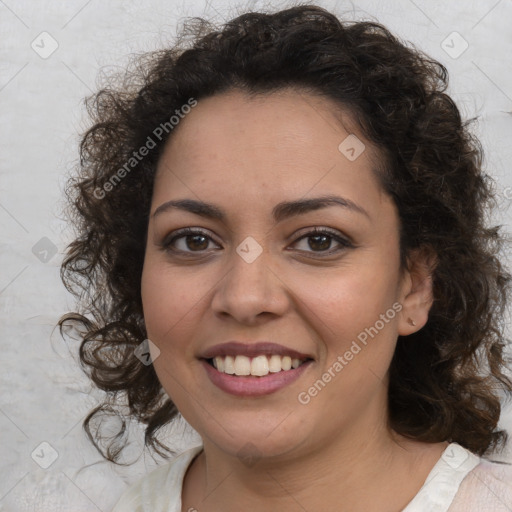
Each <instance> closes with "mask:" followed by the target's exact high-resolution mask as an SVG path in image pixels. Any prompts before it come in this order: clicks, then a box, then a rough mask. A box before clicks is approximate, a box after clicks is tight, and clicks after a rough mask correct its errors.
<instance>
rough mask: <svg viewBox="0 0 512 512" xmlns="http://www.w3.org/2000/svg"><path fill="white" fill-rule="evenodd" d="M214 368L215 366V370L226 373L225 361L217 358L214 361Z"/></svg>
mask: <svg viewBox="0 0 512 512" xmlns="http://www.w3.org/2000/svg"><path fill="white" fill-rule="evenodd" d="M213 366H215V368H217V370H219V372H223V371H224V359H222V357H219V356H217V357H216V358H214V360H213Z"/></svg>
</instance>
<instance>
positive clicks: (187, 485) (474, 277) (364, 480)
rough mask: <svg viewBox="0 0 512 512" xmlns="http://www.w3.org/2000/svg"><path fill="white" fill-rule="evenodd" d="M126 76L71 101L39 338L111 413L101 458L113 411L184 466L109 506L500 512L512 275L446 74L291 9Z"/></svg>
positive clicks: (314, 12)
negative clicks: (46, 337)
mask: <svg viewBox="0 0 512 512" xmlns="http://www.w3.org/2000/svg"><path fill="white" fill-rule="evenodd" d="M130 78H131V81H130V80H128V81H126V80H124V81H123V85H122V86H120V87H119V88H117V89H116V88H108V89H104V90H102V91H100V92H99V93H98V94H97V95H96V96H95V97H94V98H93V101H92V102H90V103H89V111H90V113H91V115H92V118H93V121H94V125H93V126H92V128H91V129H90V130H89V131H88V132H87V133H86V135H85V136H84V139H83V141H82V145H81V171H80V172H81V174H80V176H79V178H78V179H76V180H74V181H73V183H72V184H71V187H70V190H69V192H70V194H71V197H72V201H73V202H74V208H75V210H74V211H75V213H76V217H75V220H76V223H77V225H78V228H79V230H80V231H79V236H78V238H77V239H76V240H75V241H74V242H73V243H72V244H71V246H70V248H69V252H68V256H67V259H66V261H65V262H64V264H63V279H64V282H65V283H66V284H67V286H68V288H69V289H70V290H72V291H74V292H75V293H76V294H77V295H78V296H79V297H80V298H81V300H82V301H83V304H84V306H83V309H82V311H80V312H78V313H76V314H71V315H67V316H66V317H64V318H63V319H62V320H61V326H63V325H64V324H65V323H66V322H67V321H75V322H79V323H81V324H82V328H83V329H84V331H83V341H82V344H81V348H80V357H81V360H82V363H83V364H84V366H85V367H86V368H88V369H89V371H90V373H89V374H90V376H91V378H92V380H93V381H94V382H95V383H96V385H98V386H99V387H100V388H102V389H104V390H106V391H107V392H109V394H110V397H111V398H112V400H111V403H106V404H104V405H103V407H102V408H97V409H95V410H94V411H92V412H91V414H90V415H89V417H88V418H87V419H86V421H85V424H84V426H85V428H86V431H87V432H88V434H89V437H90V439H91V440H92V441H93V442H94V443H95V445H96V446H97V447H98V449H100V451H101V452H102V453H103V454H104V455H105V457H106V458H108V459H109V460H112V461H116V460H118V458H119V454H120V452H121V450H122V447H123V445H122V443H121V444H120V443H118V442H113V443H111V444H110V445H107V446H106V447H102V446H101V443H102V437H101V432H100V431H99V430H94V429H93V430H91V420H92V419H93V418H94V417H95V416H96V415H97V414H101V413H102V412H108V411H109V410H111V407H112V404H113V405H114V406H121V405H123V403H126V404H127V405H128V407H129V411H130V414H131V415H132V416H133V417H134V418H136V419H137V420H139V421H141V422H143V423H145V424H146V425H147V427H146V439H145V440H146V444H147V445H148V446H152V447H153V448H155V449H156V450H157V451H158V452H159V453H161V454H165V453H164V450H165V446H164V445H162V444H161V443H160V442H159V441H158V440H156V433H157V431H158V429H160V428H161V427H162V426H164V425H165V424H167V423H169V422H170V420H172V419H173V418H175V417H176V415H177V414H178V411H179V413H180V414H182V415H183V417H184V418H185V419H186V420H187V421H188V422H189V423H190V424H191V425H192V426H193V427H194V428H195V430H196V431H197V432H198V433H199V434H200V436H201V439H202V445H201V446H199V447H196V448H193V449H191V450H189V451H186V452H185V453H183V454H182V455H180V456H179V457H178V458H176V459H174V460H173V461H171V462H170V463H168V464H165V465H163V466H162V467H161V468H158V469H157V470H155V471H154V472H152V473H151V474H150V475H148V476H146V477H145V478H144V479H142V480H141V481H140V482H139V483H138V484H137V485H135V486H133V487H132V488H131V489H129V490H128V491H127V492H126V493H125V494H124V495H123V497H122V498H121V500H120V501H119V503H118V505H117V506H116V507H115V509H114V511H115V512H121V511H142V510H151V511H155V512H156V511H164V510H165V511H171V510H172V511H187V510H188V511H191V510H198V511H200V512H203V511H204V512H207V511H223V512H226V511H232V510H233V511H234V510H237V511H238V510H242V509H245V510H251V511H268V510H280V511H295V510H308V511H313V510H315V511H320V510H321V511H324V510H325V511H333V510H350V511H351V512H359V511H365V512H369V511H380V512H383V511H397V510H404V511H407V512H412V511H429V512H430V511H433V510H435V511H448V510H449V511H451V512H453V511H462V510H463V511H464V512H468V511H482V510H492V511H498V510H499V511H501V510H503V511H504V510H510V509H511V507H512V496H511V493H512V491H511V488H510V482H511V480H512V471H511V469H510V467H509V466H508V465H500V464H497V463H491V462H488V461H486V460H485V459H484V458H481V457H483V456H484V455H489V454H491V453H492V451H493V450H496V449H498V448H500V446H502V445H503V443H504V441H505V439H506V434H505V432H503V431H499V430H498V429H497V424H498V420H499V416H500V401H499V394H498V393H499V389H501V390H503V391H504V392H507V393H508V392H510V391H511V390H512V383H511V381H510V380H509V379H508V378H507V377H506V376H505V374H504V370H505V364H504V358H503V354H502V351H503V348H504V345H505V338H504V335H503V332H502V331H501V329H500V326H501V323H500V319H501V315H502V313H503V311H504V307H505V306H506V303H507V298H508V292H509V283H510V276H509V275H508V274H507V273H506V272H505V270H504V269H503V268H502V266H501V264H500V260H499V251H500V244H501V242H502V238H501V235H500V234H499V230H498V229H497V228H493V227H487V226H486V225H485V224H484V218H485V215H486V211H487V208H488V206H489V203H490V201H491V200H492V198H493V196H492V191H491V188H490V185H489V183H488V177H487V176H486V175H485V174H484V173H483V171H482V169H481V157H482V155H481V148H480V145H479V143H478V141H477V140H476V139H475V138H474V137H473V136H472V135H471V134H470V132H469V130H468V127H467V124H463V123H462V122H461V118H460V114H459V111H458V109H457V107H456V106H455V104H454V103H453V101H452V100H451V99H450V98H449V97H448V96H447V95H446V94H445V93H444V90H445V88H446V84H447V73H446V70H445V68H444V67H443V66H442V65H441V64H439V63H437V62H435V61H433V60H431V59H429V58H428V57H426V56H425V55H423V54H421V53H420V52H418V51H416V50H412V49H410V48H408V47H406V46H404V45H403V44H402V43H401V42H399V41H398V40H397V39H396V38H395V37H394V36H393V35H392V34H390V33H389V32H388V31H387V30H386V29H385V28H384V27H383V26H381V25H379V24H376V23H369V22H360V23H352V24H349V23H341V22H340V21H339V20H338V19H337V18H336V17H335V16H333V15H332V14H330V13H328V12H327V11H325V10H323V9H321V8H318V7H315V6H301V7H294V8H291V9H288V10H284V11H281V12H277V13H275V14H261V13H249V14H246V15H243V16H241V17H239V18H237V19H235V20H232V21H231V22H229V23H228V24H226V26H224V27H223V28H222V29H221V30H219V31H216V30H213V29H212V28H211V27H209V26H208V25H207V24H204V23H203V24H201V23H200V24H199V25H197V28H196V32H195V39H194V40H193V41H192V42H191V43H190V44H189V43H186V42H184V43H181V45H178V46H177V47H176V48H172V49H169V50H167V51H162V52H159V53H156V54H153V55H150V56H148V58H147V59H146V60H145V61H144V62H143V63H142V64H141V65H140V67H139V68H138V69H137V70H136V72H135V73H132V74H130ZM151 363H152V364H151ZM124 397H126V400H124V401H123V399H124ZM123 431H124V430H121V431H120V432H119V435H118V438H120V440H121V441H122V434H123ZM114 441H118V439H116V440H114Z"/></svg>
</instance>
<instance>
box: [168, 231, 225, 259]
mask: <svg viewBox="0 0 512 512" xmlns="http://www.w3.org/2000/svg"><path fill="white" fill-rule="evenodd" d="M212 245H213V248H215V249H220V246H219V245H218V244H217V243H215V242H214V241H213V239H212V238H211V237H210V236H209V235H207V234H206V233H203V232H202V231H199V230H195V229H191V228H185V229H181V230H179V231H176V232H174V233H171V234H170V235H169V236H167V237H166V238H165V240H164V241H163V242H162V244H161V246H162V248H163V249H164V250H166V251H168V252H171V253H172V252H174V253H188V254H191V253H202V252H205V251H208V250H209V249H211V248H212Z"/></svg>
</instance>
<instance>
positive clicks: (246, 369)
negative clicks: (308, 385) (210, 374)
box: [206, 354, 311, 377]
mask: <svg viewBox="0 0 512 512" xmlns="http://www.w3.org/2000/svg"><path fill="white" fill-rule="evenodd" d="M310 360H311V359H296V358H292V357H290V356H280V355H278V354H272V355H264V354H262V355H259V356H256V357H248V356H243V355H237V356H230V355H226V356H216V357H214V358H211V359H206V361H207V362H208V364H210V365H211V366H213V367H214V368H215V369H216V370H217V371H218V372H220V373H225V374H228V375H236V376H239V377H242V376H249V375H250V376H254V377H265V376H266V375H268V374H269V373H280V372H287V371H290V370H295V369H297V368H298V367H299V366H301V365H302V364H304V363H305V362H307V361H310Z"/></svg>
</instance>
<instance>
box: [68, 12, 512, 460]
mask: <svg viewBox="0 0 512 512" xmlns="http://www.w3.org/2000/svg"><path fill="white" fill-rule="evenodd" d="M134 62H135V66H134V67H130V68H129V70H128V72H127V73H125V74H124V75H123V76H122V77H121V79H120V80H118V81H117V82H116V81H113V82H112V83H111V84H110V85H107V86H104V87H103V88H102V90H100V91H99V92H98V93H97V94H95V95H94V96H92V97H90V98H88V99H87V101H86V106H87V110H88V113H89V115H90V117H91V119H92V127H91V128H90V129H89V130H88V131H87V132H86V133H85V135H84V136H83V138H82V141H81V145H80V164H79V169H78V170H77V172H76V174H75V175H74V176H73V177H72V178H71V179H70V181H69V183H68V186H67V188H66V193H67V196H68V199H69V201H70V214H71V221H72V222H73V224H74V226H75V227H76V229H77V234H76V239H75V240H74V241H73V242H72V243H71V244H70V245H69V247H68V251H67V254H66V257H65V260H64V262H63V264H62V268H61V275H62V279H63V282H64V284H65V286H66V287H67V288H68V290H70V291H71V292H72V293H74V294H75V296H76V298H77V302H78V306H77V310H78V311H77V312H74V313H69V314H67V315H64V316H63V317H62V318H61V319H60V321H59V326H60V330H61V333H64V331H65V330H66V329H65V327H66V326H67V325H68V324H69V323H70V324H71V325H74V326H78V328H79V330H80V333H81V343H80V350H79V357H80V362H81V364H82V367H83V368H84V370H85V371H86V373H87V374H88V375H89V376H90V378H91V379H92V381H93V382H94V383H95V385H96V386H98V387H99V388H100V389H102V390H104V391H106V395H105V401H104V403H102V404H101V405H100V406H98V407H96V408H95V409H93V410H92V411H91V412H90V414H89V415H88V416H87V418H86V419H85V420H84V424H83V426H84V429H85V431H86V432H87V434H88V436H89V438H90V440H91V441H92V442H93V443H94V445H95V446H96V448H97V449H98V450H99V451H100V453H101V454H102V455H103V456H104V457H105V458H107V459H108V460H110V461H113V462H118V460H119V455H120V453H121V451H122V449H123V446H124V444H125V443H124V441H125V437H126V436H125V435H126V431H125V427H126V419H127V417H128V416H129V417H132V418H135V419H136V420H137V421H138V422H140V423H141V424H144V425H146V427H145V444H146V446H148V447H150V448H152V449H154V450H155V451H156V452H158V453H159V454H160V455H162V456H164V457H166V456H167V455H168V454H169V453H171V450H170V449H169V448H168V447H167V446H165V444H164V443H162V442H161V441H159V440H158V439H157V433H158V432H157V431H158V430H159V429H160V428H161V427H163V426H164V425H166V424H168V423H169V422H170V421H171V420H172V419H173V418H175V417H176V416H177V414H178V411H177V409H176V406H175V405H174V404H173V403H172V402H171V400H170V399H169V397H168V396H167V395H166V393H165V392H164V390H163V388H162V386H161V385H160V382H159V380H158V378H157V375H156V373H155V371H154V369H153V366H152V365H149V366H146V365H144V364H143V363H142V362H141V361H140V360H139V359H138V358H137V357H136V356H135V354H134V349H135V348H136V347H137V346H139V344H140V343H141V342H142V341H143V340H145V338H146V330H145V325H144V318H143V311H142V302H141V273H142V268H143V262H144V250H145V244H146V232H147V225H148V216H149V209H150V202H151V196H152V187H153V181H154V176H155V170H156V167H157V162H158V160H159V156H160V155H161V153H162V149H163V147H164V145H165V143H166V142H167V140H168V139H169V137H172V130H171V129H170V125H169V119H170V116H172V115H174V114H175V113H176V114H178V113H179V112H180V111H181V110H180V109H181V108H182V107H183V105H186V104H187V103H188V104H190V100H191V98H192V99H194V100H195V101H201V99H202V98H206V97H209V96H212V95H215V94H219V93H221V92H225V91H228V90H233V89H238V90H242V91H245V92H247V93H249V94H265V93H270V92H272V91H276V90H280V89H284V88H295V89H297V90H300V91H305V92H308V91H309V92H313V93H315V94H319V95H321V96H323V97H325V98H329V99H330V100H334V101H335V102H337V103H338V104H339V105H340V107H342V108H343V109H346V111H348V112H351V113H352V114H353V115H354V117H355V119H356V120H357V123H358V126H359V127H360V129H361V133H363V135H364V136H365V137H366V138H367V139H368V140H369V141H371V142H372V143H373V144H374V145H375V147H376V148H377V149H378V150H379V152H380V155H381V156H382V170H381V172H380V174H379V176H380V179H381V182H382V186H383V188H384V190H385V191H386V192H387V193H388V194H389V195H390V196H391V197H392V198H393V200H394V202H395V203H396V206H397V208H398V212H399V219H400V228H401V240H400V246H401V247H400V248H401V261H402V266H403V267H402V268H404V266H407V265H408V255H409V254H410V251H411V250H412V249H416V248H426V249H428V250H429V251H433V253H434V254H435V255H436V259H437V263H436V266H435V268H434V270H433V287H434V302H433V305H432V308H431V310H430V314H429V319H428V322H427V324H426V325H425V326H424V328H423V329H421V330H420V331H418V332H416V333H414V334H412V335H410V336H407V337H399V338H398V342H397V347H396V352H395V355H394V358H393V360H392V363H391V367H390V385H389V424H390V426H391V427H392V428H393V429H394V430H395V431H396V432H398V433H400V434H402V435H404V436H407V437H409V438H412V439H416V440H419V441H424V442H441V441H451V442H457V443H459V444H461V445H462V446H464V447H466V448H468V449H469V450H471V451H473V452H474V453H477V454H479V455H483V454H485V453H486V452H489V451H490V450H496V449H498V448H499V447H501V446H503V444H504V442H505V440H506V433H505V432H504V431H500V430H498V427H497V425H498V420H499V417H500V412H501V408H500V394H504V395H508V394H509V393H510V392H511V391H512V382H511V380H510V379H509V378H508V377H507V376H506V366H507V361H506V358H505V350H504V349H505V348H506V344H507V340H506V338H505V335H504V322H503V316H504V314H505V308H506V305H507V302H508V298H509V293H510V282H511V276H510V274H508V273H507V272H506V270H505V268H504V266H503V265H502V264H501V263H500V258H501V251H502V250H503V249H504V243H505V242H506V241H507V239H506V238H505V236H504V235H503V234H502V233H501V227H500V226H493V227H488V226H487V224H488V218H487V214H488V213H489V212H490V211H491V209H492V208H494V207H495V206H496V201H495V194H494V190H493V183H492V181H491V179H490V177H489V176H488V175H486V174H485V173H484V172H483V170H482V161H483V151H482V147H481V144H480V142H479V141H478V139H476V137H475V136H473V135H472V134H471V133H470V131H469V124H470V123H471V122H472V121H473V120H469V121H465V122H463V121H462V120H461V115H460V113H459V110H458V108H457V106H456V105H455V103H454V102H453V100H452V99H451V98H450V97H449V96H448V95H447V94H446V93H445V91H446V88H447V85H448V73H447V70H446V68H445V67H444V66H443V65H442V64H440V63H439V62H437V61H435V60H432V59H431V58H429V57H428V56H427V55H425V54H424V53H422V52H421V51H420V50H418V49H416V48H414V47H413V46H412V45H410V44H409V45H408V44H406V43H404V42H402V41H400V40H399V39H398V38H397V37H395V36H394V35H392V34H391V33H390V32H389V31H388V30H387V29H386V28H385V27H384V26H382V25H381V24H379V23H376V22H371V21H365V22H351V21H343V22H342V21H340V20H339V19H338V18H337V17H336V16H334V15H333V14H331V13H329V12H327V11H326V10H324V9H322V8H319V7H317V6H312V5H303V6H295V7H292V8H289V9H286V10H282V11H280V12H276V13H256V12H250V13H247V14H243V15H241V16H239V17H237V18H236V19H234V20H232V21H230V22H228V23H226V24H225V25H223V26H222V27H220V28H219V27H214V26H212V25H211V24H210V23H209V22H207V21H205V20H203V19H200V18H194V19H192V20H189V21H188V22H187V24H185V26H184V28H183V29H182V31H181V32H180V36H179V37H178V40H177V42H176V44H175V46H173V47H172V48H169V49H165V50H162V51H158V52H154V53H150V54H146V55H145V56H143V57H139V58H137V59H136V60H135V61H134ZM117 78H119V77H117ZM165 123H167V125H165ZM159 126H160V127H161V126H167V127H168V129H167V130H166V131H165V133H164V131H162V130H160V132H162V134H161V137H160V139H159V138H158V137H154V136H153V137H152V139H154V141H153V142H154V145H155V147H152V148H151V150H149V151H147V152H146V153H147V154H146V155H145V156H144V157H143V158H142V157H140V158H136V159H134V158H135V156H134V155H135V154H137V155H139V154H138V153H137V152H138V151H139V149H140V148H141V147H143V146H145V145H147V143H148V140H149V139H148V137H151V136H152V134H154V133H155V128H156V127H159ZM160 132H158V133H160ZM127 162H130V167H129V168H128V167H127V165H126V164H127ZM122 169H124V172H123V171H122ZM121 178H122V179H121ZM412 369H413V371H411V370H412ZM123 406H125V407H126V406H127V408H128V414H127V416H123V414H122V412H121V408H122V407H123ZM105 413H106V414H116V415H118V416H119V417H120V418H121V419H122V428H121V429H120V430H119V432H118V434H117V435H116V436H115V437H114V438H113V439H112V438H111V439H110V440H109V442H108V443H107V444H105V443H104V439H103V437H102V435H101V428H100V426H98V425H96V424H95V422H94V421H92V420H93V419H94V418H97V417H98V416H97V415H100V417H101V415H102V414H105Z"/></svg>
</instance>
